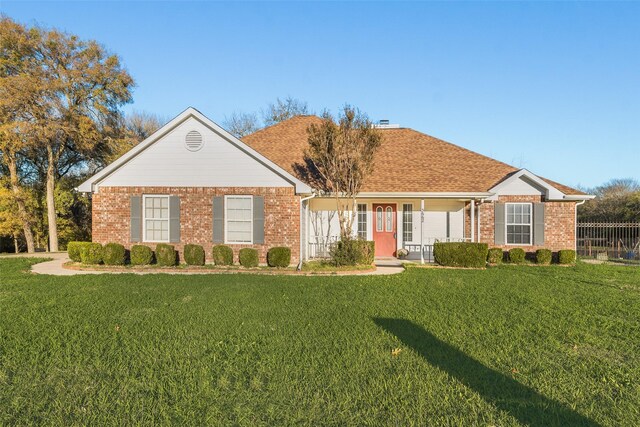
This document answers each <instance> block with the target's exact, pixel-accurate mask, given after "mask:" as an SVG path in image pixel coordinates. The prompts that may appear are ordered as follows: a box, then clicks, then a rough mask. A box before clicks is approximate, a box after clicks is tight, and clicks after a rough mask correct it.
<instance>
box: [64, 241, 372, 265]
mask: <svg viewBox="0 0 640 427" xmlns="http://www.w3.org/2000/svg"><path fill="white" fill-rule="evenodd" d="M67 253H68V255H69V258H70V259H71V260H72V261H75V262H81V263H83V264H102V263H104V264H105V265H125V264H128V263H130V264H131V265H150V264H153V263H154V262H155V263H156V264H157V265H159V266H162V267H171V266H175V265H177V264H178V263H179V260H178V251H176V250H175V248H174V246H173V245H168V244H164V243H159V244H158V245H156V249H155V251H153V250H151V248H150V247H148V246H145V245H133V246H132V247H131V250H130V251H127V250H126V249H125V247H124V246H123V245H121V244H119V243H107V244H106V245H104V246H102V245H101V244H100V243H92V242H70V243H69V244H68V246H67ZM212 255H213V262H214V264H215V265H224V266H228V265H233V261H234V260H233V249H231V248H230V247H229V246H225V245H216V246H214V247H213V250H212ZM259 261H260V256H259V254H258V251H257V250H256V249H253V248H242V249H240V251H239V253H238V262H239V263H240V265H242V266H243V267H246V268H254V267H257V266H258V264H259ZM372 261H373V260H372ZM184 262H185V263H186V264H187V265H204V264H205V251H204V248H203V247H202V246H200V245H191V244H189V245H185V246H184ZM267 264H268V265H269V266H270V267H280V268H284V267H288V266H289V265H290V264H291V249H290V248H286V247H273V248H271V249H269V251H268V252H267Z"/></svg>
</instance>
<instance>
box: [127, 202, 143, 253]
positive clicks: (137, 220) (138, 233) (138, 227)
mask: <svg viewBox="0 0 640 427" xmlns="http://www.w3.org/2000/svg"><path fill="white" fill-rule="evenodd" d="M130 200H131V219H130V221H129V225H130V227H131V231H130V237H131V242H132V243H139V242H141V241H142V196H131V199H130Z"/></svg>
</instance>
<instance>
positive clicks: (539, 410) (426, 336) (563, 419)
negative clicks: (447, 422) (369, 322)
mask: <svg viewBox="0 0 640 427" xmlns="http://www.w3.org/2000/svg"><path fill="white" fill-rule="evenodd" d="M373 321H374V322H375V323H376V324H377V325H378V326H380V327H381V328H382V329H385V330H386V331H388V332H390V333H392V334H393V335H395V336H396V337H398V338H399V339H400V340H401V341H402V342H404V343H405V345H407V346H409V347H411V348H412V349H413V350H415V351H416V352H418V354H420V355H421V356H422V357H423V358H424V359H425V360H426V361H427V362H429V363H430V364H432V365H433V366H435V367H437V368H439V369H441V370H442V371H444V372H446V373H447V374H449V375H451V376H452V377H454V378H455V379H457V380H458V381H460V382H461V383H462V384H464V385H465V386H467V387H469V388H471V389H472V390H474V391H475V392H476V393H478V394H479V395H480V396H482V397H483V398H484V399H485V400H486V401H487V402H489V403H491V404H493V405H494V406H495V407H496V408H498V409H500V410H503V411H506V412H507V413H509V414H510V415H511V416H513V417H514V418H516V419H517V420H518V421H520V422H521V423H523V424H527V425H529V426H540V427H542V426H549V425H559V426H569V425H570V426H594V427H595V426H599V424H598V423H596V422H594V421H591V420H590V419H588V418H586V417H584V416H582V415H580V414H578V413H576V412H574V411H573V410H571V409H570V408H568V407H567V406H565V405H564V404H562V403H560V402H557V401H555V400H553V399H549V398H547V397H545V396H543V395H541V394H540V393H538V392H537V391H535V390H533V389H532V388H530V387H527V386H525V385H523V384H520V383H519V382H518V381H516V380H514V379H513V378H510V377H509V376H507V375H504V374H502V373H500V372H497V371H494V370H493V369H490V368H487V367H486V366H484V365H483V364H482V363H480V362H478V361H477V360H475V359H473V358H471V357H469V356H467V355H466V354H464V353H463V352H462V351H460V350H458V349H457V348H455V347H453V346H451V345H449V344H447V343H446V342H444V341H442V340H440V339H438V338H436V337H435V336H434V335H432V334H431V333H429V332H428V331H426V330H425V329H424V328H422V327H420V326H418V325H416V324H415V323H413V322H411V321H409V320H404V319H385V318H374V319H373Z"/></svg>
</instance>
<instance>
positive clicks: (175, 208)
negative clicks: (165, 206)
mask: <svg viewBox="0 0 640 427" xmlns="http://www.w3.org/2000/svg"><path fill="white" fill-rule="evenodd" d="M169 241H170V242H172V243H178V242H180V197H178V196H170V197H169Z"/></svg>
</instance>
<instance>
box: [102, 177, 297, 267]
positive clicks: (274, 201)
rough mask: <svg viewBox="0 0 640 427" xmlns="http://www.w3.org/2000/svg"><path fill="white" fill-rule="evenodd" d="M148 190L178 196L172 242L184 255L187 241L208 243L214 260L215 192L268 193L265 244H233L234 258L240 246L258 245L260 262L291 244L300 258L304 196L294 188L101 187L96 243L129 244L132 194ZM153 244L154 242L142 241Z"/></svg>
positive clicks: (294, 260)
mask: <svg viewBox="0 0 640 427" xmlns="http://www.w3.org/2000/svg"><path fill="white" fill-rule="evenodd" d="M145 194H154V195H170V196H178V197H180V242H179V243H171V244H172V245H174V246H175V247H176V249H177V250H178V251H179V253H180V259H181V260H182V259H183V257H182V255H183V253H182V250H183V247H184V245H185V244H190V243H191V244H198V245H202V246H203V247H204V248H205V253H206V256H207V259H208V260H210V259H211V248H212V246H213V197H214V196H224V195H231V194H238V195H252V196H264V215H265V218H264V237H265V240H264V241H265V243H264V244H262V245H245V244H229V245H228V246H230V247H231V248H233V251H234V256H235V259H236V260H237V257H238V251H239V250H240V249H241V248H245V247H252V248H255V249H257V250H258V253H259V254H260V261H261V262H263V263H264V262H266V256H267V251H268V250H269V248H271V247H274V246H286V247H289V248H291V263H292V264H297V263H298V261H299V259H300V214H299V212H300V196H297V195H296V194H295V192H294V189H293V188H292V187H274V188H271V187H253V188H247V187H239V188H231V187H229V188H223V187H216V188H212V187H187V188H184V187H176V188H173V187H100V191H99V192H98V193H94V194H93V204H92V206H93V207H92V209H93V210H92V224H93V225H92V236H93V241H94V242H98V243H102V244H105V243H110V242H115V243H121V244H123V245H124V246H125V247H126V248H130V247H131V245H132V243H131V239H130V233H131V230H130V221H131V212H130V203H131V202H130V198H131V196H135V195H137V196H141V195H145ZM142 244H146V245H148V246H149V247H151V248H155V246H156V243H142Z"/></svg>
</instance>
